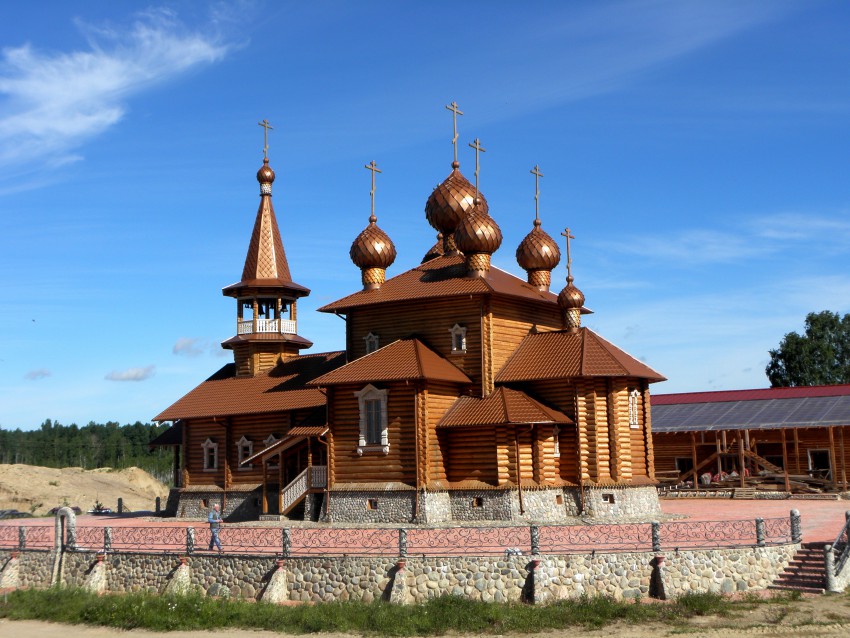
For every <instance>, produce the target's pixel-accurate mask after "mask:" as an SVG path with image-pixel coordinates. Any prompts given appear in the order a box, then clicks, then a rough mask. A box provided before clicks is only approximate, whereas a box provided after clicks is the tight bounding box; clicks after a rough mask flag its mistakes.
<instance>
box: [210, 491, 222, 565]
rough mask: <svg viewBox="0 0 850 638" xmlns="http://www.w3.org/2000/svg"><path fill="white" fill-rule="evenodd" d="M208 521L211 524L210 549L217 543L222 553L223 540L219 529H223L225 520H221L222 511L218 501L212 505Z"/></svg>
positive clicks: (219, 551)
mask: <svg viewBox="0 0 850 638" xmlns="http://www.w3.org/2000/svg"><path fill="white" fill-rule="evenodd" d="M207 521H209V524H210V551H212V548H213V545H215V546H216V547H218V553H219V554H221V541H220V540H219V538H218V531H219V529H221V524H222V522H223V521H222V520H221V513H220V512H219V511H218V503H216V504H215V505H213V506H212V509H211V510H210V513H209V516H207Z"/></svg>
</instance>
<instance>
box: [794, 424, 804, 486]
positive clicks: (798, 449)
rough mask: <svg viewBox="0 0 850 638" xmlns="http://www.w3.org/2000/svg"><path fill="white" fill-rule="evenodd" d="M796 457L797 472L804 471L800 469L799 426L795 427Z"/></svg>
mask: <svg viewBox="0 0 850 638" xmlns="http://www.w3.org/2000/svg"><path fill="white" fill-rule="evenodd" d="M794 457H795V459H796V467H797V474H798V475H800V474H802V473H803V472H802V471H801V470H800V437H799V436H797V428H794Z"/></svg>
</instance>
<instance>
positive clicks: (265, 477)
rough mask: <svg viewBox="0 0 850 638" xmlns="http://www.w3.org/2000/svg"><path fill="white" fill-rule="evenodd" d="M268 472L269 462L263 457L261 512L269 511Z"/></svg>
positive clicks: (266, 512)
mask: <svg viewBox="0 0 850 638" xmlns="http://www.w3.org/2000/svg"><path fill="white" fill-rule="evenodd" d="M268 473H269V464H268V461H267V460H266V459H263V514H268V513H269V497H268V485H267V483H268Z"/></svg>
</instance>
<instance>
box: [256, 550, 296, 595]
mask: <svg viewBox="0 0 850 638" xmlns="http://www.w3.org/2000/svg"><path fill="white" fill-rule="evenodd" d="M285 564H286V561H284V560H278V561H277V567H276V568H275V570H274V573H273V574H272V576H271V578H269V584H268V585H266V588H265V589H264V590H263V593H262V594H260V598H259V600H260V602H264V603H275V604H280V603H283V602H286V601H287V600H289V587H288V584H287V576H286V568H285V567H284V565H285Z"/></svg>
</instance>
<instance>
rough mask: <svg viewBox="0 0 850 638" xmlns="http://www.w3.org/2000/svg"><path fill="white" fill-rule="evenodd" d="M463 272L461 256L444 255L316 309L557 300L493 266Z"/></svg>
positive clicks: (339, 310)
mask: <svg viewBox="0 0 850 638" xmlns="http://www.w3.org/2000/svg"><path fill="white" fill-rule="evenodd" d="M466 273H467V269H466V264H465V262H464V258H463V256H462V255H444V256H442V257H437V258H436V259H432V260H431V261H428V262H425V263H424V264H420V265H419V266H416V267H415V268H413V269H411V270H408V271H407V272H404V273H402V274H400V275H396V276H395V277H393V278H392V279H388V280H387V281H386V282H385V283H384V284H383V285H382V286H381V287H380V288H378V289H376V290H360V291H358V292H355V293H354V294H352V295H348V296H347V297H343V298H342V299H339V300H338V301H334V302H333V303H330V304H328V305H326V306H322V307H321V308H319V311H321V312H344V311H346V310H348V309H349V308H359V307H363V306H370V305H373V304H381V303H390V302H397V301H405V300H413V299H432V298H435V297H458V296H463V295H491V294H496V295H505V296H510V297H520V298H523V299H528V300H532V301H537V302H542V303H552V304H554V303H556V302H557V299H558V297H557V295H554V294H552V293H551V292H543V291H540V290H538V289H537V288H535V287H534V286H531V285H530V284H528V283H527V282H525V281H523V280H522V279H519V278H517V277H514V276H513V275H511V274H510V273H507V272H505V271H504V270H500V269H499V268H496V267H491V268H490V270H489V272H488V273H487V276H486V277H481V278H470V277H467V276H466Z"/></svg>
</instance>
